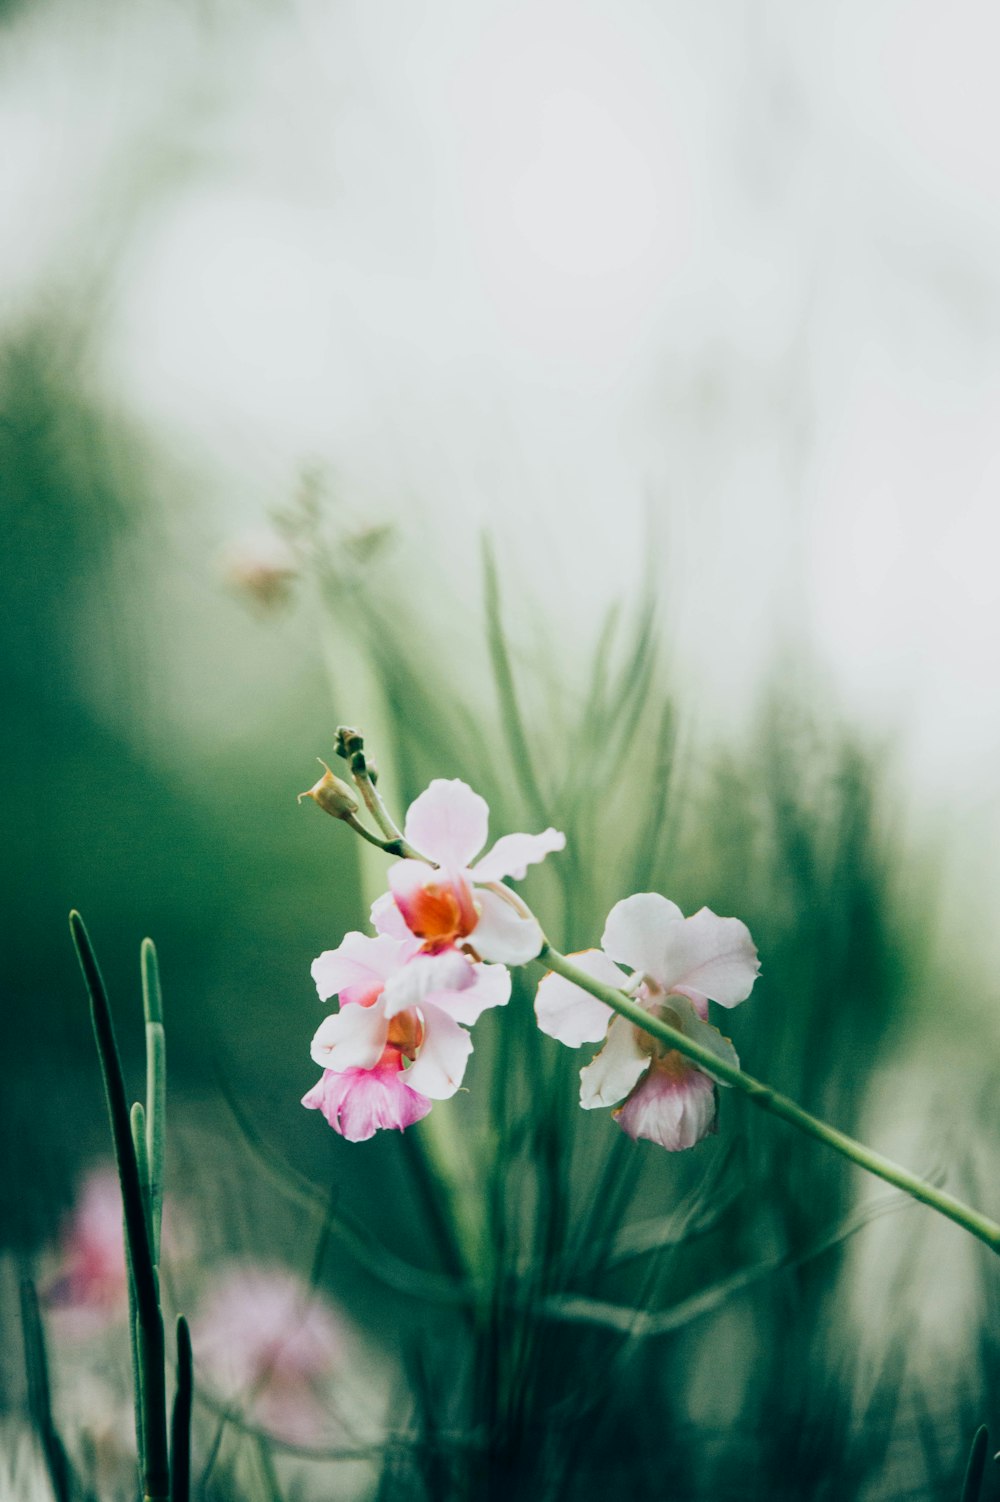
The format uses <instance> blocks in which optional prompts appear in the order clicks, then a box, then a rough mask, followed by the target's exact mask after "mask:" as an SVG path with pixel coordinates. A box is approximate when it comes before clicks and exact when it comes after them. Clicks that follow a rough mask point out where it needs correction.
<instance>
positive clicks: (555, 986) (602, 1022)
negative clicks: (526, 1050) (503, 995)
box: [535, 949, 626, 1048]
mask: <svg viewBox="0 0 1000 1502" xmlns="http://www.w3.org/2000/svg"><path fill="white" fill-rule="evenodd" d="M569 958H570V959H571V960H572V961H573V964H574V965H576V966H577V967H578V968H579V969H580V970H583V971H585V972H586V973H587V975H591V976H593V978H594V980H600V981H604V983H605V985H608V986H620V985H621V984H622V982H623V981H624V980H625V979H626V976H625V974H624V973H623V972H622V971H621V970H619V968H618V966H617V965H616V964H615V963H614V961H613V960H609V959H608V957H607V955H606V954H604V953H603V952H602V951H601V950H600V949H586V950H584V951H583V953H582V954H571V955H570V956H569ZM535 1016H536V1017H537V1018H538V1026H539V1027H540V1028H541V1030H542V1032H543V1033H548V1035H549V1037H550V1038H558V1039H559V1042H560V1043H565V1044H566V1045H567V1047H568V1048H579V1047H580V1044H581V1043H599V1042H600V1041H601V1039H602V1038H603V1037H604V1035H605V1033H606V1032H607V1030H608V1023H609V1022H610V1021H611V1018H612V1017H613V1016H614V1013H613V1012H612V1010H611V1008H610V1007H609V1006H608V1005H607V1003H606V1002H603V1001H599V1000H598V999H597V997H596V996H591V994H590V992H589V991H584V990H583V988H582V987H581V986H574V984H573V982H572V981H570V980H565V979H564V978H563V977H562V976H561V975H556V974H555V973H554V972H550V973H549V974H548V975H546V976H545V977H544V978H543V979H542V980H541V981H540V982H539V985H538V990H537V992H536V993H535Z"/></svg>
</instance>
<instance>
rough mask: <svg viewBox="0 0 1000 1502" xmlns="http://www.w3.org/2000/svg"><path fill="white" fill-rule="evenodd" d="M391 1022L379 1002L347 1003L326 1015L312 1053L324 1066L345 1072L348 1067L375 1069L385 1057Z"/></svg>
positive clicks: (322, 1067)
mask: <svg viewBox="0 0 1000 1502" xmlns="http://www.w3.org/2000/svg"><path fill="white" fill-rule="evenodd" d="M388 1033H389V1024H388V1022H387V1021H386V1018H385V1012H384V1010H383V1008H382V1006H381V1005H380V1003H379V1002H376V1003H375V1005H374V1006H372V1007H359V1006H347V1007H341V1009H340V1011H339V1012H332V1013H331V1014H330V1016H329V1017H324V1018H323V1021H322V1022H321V1023H320V1025H319V1027H318V1028H317V1029H316V1035H315V1037H314V1038H313V1040H312V1047H311V1048H310V1050H309V1053H310V1055H311V1057H312V1060H313V1062H314V1063H315V1064H318V1065H319V1066H320V1068H321V1069H332V1070H333V1071H334V1072H335V1073H336V1074H343V1072H344V1070H345V1069H374V1068H375V1065H376V1064H377V1063H378V1061H379V1059H380V1058H381V1057H382V1050H383V1049H384V1048H385V1042H386V1038H387V1037H388Z"/></svg>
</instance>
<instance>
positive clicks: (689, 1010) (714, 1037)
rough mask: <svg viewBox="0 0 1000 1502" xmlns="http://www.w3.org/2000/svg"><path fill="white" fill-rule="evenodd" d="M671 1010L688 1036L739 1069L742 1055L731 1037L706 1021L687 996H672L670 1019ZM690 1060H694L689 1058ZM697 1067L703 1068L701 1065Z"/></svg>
mask: <svg viewBox="0 0 1000 1502" xmlns="http://www.w3.org/2000/svg"><path fill="white" fill-rule="evenodd" d="M670 1012H674V1013H675V1014H676V1016H677V1019H678V1021H679V1023H680V1031H681V1032H682V1033H683V1034H684V1036H685V1037H686V1038H690V1039H691V1041H692V1043H700V1044H701V1046H702V1048H708V1049H710V1050H711V1051H712V1053H714V1054H715V1056H716V1058H717V1059H721V1060H722V1061H723V1063H724V1064H732V1066H733V1068H734V1069H739V1067H740V1057H739V1054H738V1053H737V1052H736V1050H735V1048H734V1047H733V1045H732V1044H731V1043H730V1041H729V1039H728V1038H726V1037H723V1035H722V1033H720V1032H719V1029H718V1028H717V1027H713V1026H712V1024H711V1023H710V1022H705V1021H704V1020H703V1019H702V1018H701V1017H699V1016H698V1013H697V1011H696V1010H695V1007H694V1006H693V1005H692V1003H691V1002H690V1001H689V1000H688V998H687V997H686V996H682V995H680V994H678V993H675V994H674V995H673V996H671V997H670V999H669V1001H668V1003H667V1013H668V1016H667V1020H668V1021H670V1020H671V1019H670V1016H669V1013H670ZM688 1062H689V1063H690V1062H692V1061H690V1060H689V1061H688ZM697 1067H698V1068H701V1065H698V1066H697ZM713 1078H714V1076H713ZM726 1083H727V1081H726V1080H719V1081H718V1084H720V1085H724V1084H726Z"/></svg>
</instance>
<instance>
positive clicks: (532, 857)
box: [469, 829, 566, 881]
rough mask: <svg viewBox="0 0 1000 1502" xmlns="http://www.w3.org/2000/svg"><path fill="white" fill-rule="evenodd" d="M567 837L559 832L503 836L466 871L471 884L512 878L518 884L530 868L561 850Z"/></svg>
mask: <svg viewBox="0 0 1000 1502" xmlns="http://www.w3.org/2000/svg"><path fill="white" fill-rule="evenodd" d="M565 844H566V836H565V835H564V834H560V833H559V831H558V829H546V830H545V832H544V833H543V834H505V835H503V836H502V837H501V838H500V839H499V840H497V842H496V844H495V845H494V846H493V849H492V850H490V851H489V852H488V853H487V854H486V855H484V856H483V858H482V860H481V861H477V862H476V864H475V865H474V866H473V867H472V870H471V871H470V872H469V875H470V876H471V877H472V878H473V880H474V881H502V880H503V878H504V877H505V876H511V877H513V878H514V880H515V881H520V880H521V878H522V876H524V875H525V873H526V872H527V869H528V867H529V866H534V865H535V864H536V863H537V862H538V861H543V860H544V859H545V857H546V856H547V855H551V853H552V851H553V850H562V848H563V846H564V845H565Z"/></svg>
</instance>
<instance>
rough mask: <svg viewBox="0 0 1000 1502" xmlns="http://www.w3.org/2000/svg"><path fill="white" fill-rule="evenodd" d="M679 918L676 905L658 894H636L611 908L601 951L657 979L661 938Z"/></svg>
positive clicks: (660, 963)
mask: <svg viewBox="0 0 1000 1502" xmlns="http://www.w3.org/2000/svg"><path fill="white" fill-rule="evenodd" d="M683 916H684V915H683V913H682V912H681V910H680V908H679V907H678V906H677V904H676V902H671V901H670V900H669V899H668V898H666V897H661V896H660V894H659V892H636V893H635V895H634V896H632V897H625V898H624V899H623V900H622V901H621V902H616V903H615V905H614V907H613V908H612V909H611V911H610V913H609V914H608V921H607V923H606V924H605V925H604V937H603V938H602V939H601V948H602V949H603V950H604V951H605V953H606V954H610V956H611V958H612V959H613V960H618V962H619V964H622V965H629V966H631V968H632V969H633V970H642V971H645V972H646V974H648V975H652V976H655V977H656V979H657V980H660V970H661V968H662V961H663V944H664V935H665V934H666V932H667V931H668V929H669V927H670V925H671V924H672V923H676V922H678V920H680V919H682V918H683Z"/></svg>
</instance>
